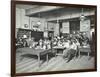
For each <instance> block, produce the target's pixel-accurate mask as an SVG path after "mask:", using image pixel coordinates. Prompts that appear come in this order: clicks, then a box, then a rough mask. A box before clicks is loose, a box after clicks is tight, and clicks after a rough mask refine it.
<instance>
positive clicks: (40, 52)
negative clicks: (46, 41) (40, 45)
mask: <svg viewBox="0 0 100 77" xmlns="http://www.w3.org/2000/svg"><path fill="white" fill-rule="evenodd" d="M50 51H51V49H33V48H28V47H25V48H19V49H17V50H16V52H21V56H20V57H21V58H22V57H23V56H22V55H25V54H32V55H37V56H38V64H39V67H40V58H41V55H45V54H46V61H47V63H48V53H49V52H50Z"/></svg>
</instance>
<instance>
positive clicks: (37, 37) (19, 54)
mask: <svg viewBox="0 0 100 77" xmlns="http://www.w3.org/2000/svg"><path fill="white" fill-rule="evenodd" d="M33 7H34V9H35V11H34V9H32V8H33ZM42 7H43V8H42ZM49 7H50V8H49ZM20 8H21V9H20ZM16 9H17V10H16ZM59 9H60V10H59ZM70 9H72V10H70ZM70 12H71V13H70ZM40 13H41V14H40ZM73 13H75V14H73ZM78 13H79V14H78ZM67 14H68V15H67ZM64 15H65V16H64ZM53 16H54V17H53ZM75 16H77V17H75ZM31 17H34V19H33V18H32V19H33V20H32V19H31ZM40 21H41V22H42V23H41V22H40ZM90 21H91V22H90ZM63 22H64V23H63ZM36 23H37V24H38V23H39V24H38V27H36V30H34V29H33V25H34V24H36ZM48 23H49V24H48ZM23 24H24V25H23ZM45 25H46V26H45ZM49 25H51V26H52V27H50V26H49ZM59 25H60V26H59ZM53 26H54V27H53ZM57 26H59V27H57ZM75 26H76V27H75ZM78 26H79V27H78ZM87 26H88V27H87ZM23 27H26V28H27V29H25V28H23ZM16 29H17V30H16ZM49 29H50V30H49ZM66 30H67V31H66ZM78 34H80V35H82V38H85V36H87V38H88V39H89V40H91V39H92V41H91V42H90V41H89V51H87V50H86V49H85V48H86V46H83V47H84V49H82V48H81V47H79V48H78V52H77V54H78V57H77V58H75V59H74V58H73V60H71V61H70V62H66V61H65V59H63V58H64V56H63V57H62V56H59V54H57V53H60V54H62V53H61V52H60V50H62V49H59V50H58V49H57V48H56V47H53V38H55V37H57V38H56V39H58V40H60V39H63V38H66V37H67V38H68V39H71V38H72V40H71V41H74V40H73V39H75V38H74V37H76V36H78ZM49 36H50V37H49ZM48 37H49V38H48ZM17 38H18V40H17ZM27 38H29V40H30V38H31V39H32V40H31V41H30V43H32V42H33V40H34V41H35V42H34V43H35V44H36V45H38V44H39V42H41V40H42V42H43V39H45V40H47V39H49V41H50V46H51V47H50V49H45V50H43V49H41V50H40V51H39V49H38V51H37V52H36V51H33V50H37V48H36V46H35V49H33V47H31V46H29V47H28V45H33V44H30V43H27V45H26V42H28V41H29V40H27ZM21 40H23V41H21ZM45 40H44V41H45ZM19 41H20V42H19ZM85 41H86V39H85ZM83 44H84V43H82V45H83ZM80 45H81V44H80ZM62 46H64V44H63V45H62ZM24 48H25V49H24ZM27 48H28V49H29V50H30V51H31V52H30V51H29V50H28V49H27ZM26 50H27V51H26ZM54 50H55V51H54ZM64 50H66V48H65V47H64V48H63V51H64ZM42 51H43V52H42ZM53 51H54V52H53ZM58 51H59V52H58ZM67 51H69V50H68V49H67ZM29 52H30V53H29ZM83 52H86V53H83ZM63 54H64V53H63ZM65 54H66V53H65ZM75 54H76V53H75ZM81 54H82V55H85V56H86V57H88V58H86V57H85V56H83V57H82V55H81ZM33 55H35V56H33ZM41 55H43V56H41ZM41 59H42V60H43V61H42V60H41ZM81 60H83V62H84V63H81ZM61 61H62V62H61ZM86 61H87V62H86ZM25 62H26V63H25ZM71 62H72V64H73V63H78V64H76V65H75V64H74V65H75V66H73V65H72V64H71ZM89 62H90V63H89ZM33 63H34V64H33ZM50 63H51V64H50ZM88 63H89V64H88ZM57 64H58V65H57ZM71 65H72V66H71ZM82 65H83V66H82ZM84 65H86V66H84ZM68 66H69V67H68ZM70 66H71V67H70ZM32 68H33V69H32ZM65 68H66V69H65ZM26 70H27V71H26ZM92 71H97V6H96V5H80V4H64V3H49V2H34V1H11V76H12V77H15V76H31V75H43V74H60V73H75V72H79V73H80V72H92Z"/></svg>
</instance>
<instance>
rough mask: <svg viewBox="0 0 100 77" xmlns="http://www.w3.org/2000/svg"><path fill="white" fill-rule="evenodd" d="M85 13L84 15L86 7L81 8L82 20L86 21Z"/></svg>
mask: <svg viewBox="0 0 100 77" xmlns="http://www.w3.org/2000/svg"><path fill="white" fill-rule="evenodd" d="M85 18H86V17H85V15H84V9H83V8H82V10H81V16H80V20H81V21H84V20H85Z"/></svg>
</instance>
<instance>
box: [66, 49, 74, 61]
mask: <svg viewBox="0 0 100 77" xmlns="http://www.w3.org/2000/svg"><path fill="white" fill-rule="evenodd" d="M75 54H76V50H74V49H70V50H68V51H67V52H66V53H65V54H64V58H67V62H69V61H70V60H72V58H73V57H75Z"/></svg>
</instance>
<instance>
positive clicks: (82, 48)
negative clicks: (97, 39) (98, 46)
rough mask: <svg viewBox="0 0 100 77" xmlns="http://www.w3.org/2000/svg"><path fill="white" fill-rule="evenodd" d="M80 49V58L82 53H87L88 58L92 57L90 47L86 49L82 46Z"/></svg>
mask: <svg viewBox="0 0 100 77" xmlns="http://www.w3.org/2000/svg"><path fill="white" fill-rule="evenodd" d="M78 48H79V56H80V53H81V52H86V53H87V55H88V57H89V56H90V52H91V49H90V47H89V46H86V47H84V46H80V47H78Z"/></svg>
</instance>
